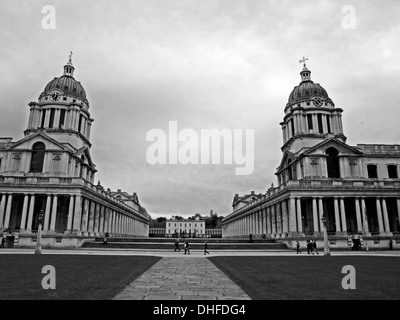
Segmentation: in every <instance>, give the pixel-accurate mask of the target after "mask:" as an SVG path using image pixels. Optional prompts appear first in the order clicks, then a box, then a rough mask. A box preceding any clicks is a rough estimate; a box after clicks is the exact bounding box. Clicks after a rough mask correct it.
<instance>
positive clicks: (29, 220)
mask: <svg viewBox="0 0 400 320" xmlns="http://www.w3.org/2000/svg"><path fill="white" fill-rule="evenodd" d="M34 209H35V195H34V194H32V195H31V201H30V203H29V212H28V225H27V226H26V230H28V231H31V230H32V221H33V210H34Z"/></svg>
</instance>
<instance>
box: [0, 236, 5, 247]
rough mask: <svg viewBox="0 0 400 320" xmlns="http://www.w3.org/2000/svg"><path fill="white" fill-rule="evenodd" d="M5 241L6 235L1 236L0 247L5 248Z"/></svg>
mask: <svg viewBox="0 0 400 320" xmlns="http://www.w3.org/2000/svg"><path fill="white" fill-rule="evenodd" d="M5 242H6V237H4V236H3V237H2V238H1V245H0V248H5V246H4V244H5Z"/></svg>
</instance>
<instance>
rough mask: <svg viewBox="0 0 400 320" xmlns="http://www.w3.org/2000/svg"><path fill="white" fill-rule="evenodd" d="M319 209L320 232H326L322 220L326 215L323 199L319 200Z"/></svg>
mask: <svg viewBox="0 0 400 320" xmlns="http://www.w3.org/2000/svg"><path fill="white" fill-rule="evenodd" d="M318 209H319V216H318V222H319V232H324V224H323V222H322V219H321V218H322V215H323V214H324V203H323V200H322V197H320V198H319V199H318Z"/></svg>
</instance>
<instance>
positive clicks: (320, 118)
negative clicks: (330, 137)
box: [317, 114, 324, 133]
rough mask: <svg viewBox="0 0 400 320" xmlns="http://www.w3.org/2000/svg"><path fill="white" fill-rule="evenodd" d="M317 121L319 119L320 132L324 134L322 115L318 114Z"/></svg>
mask: <svg viewBox="0 0 400 320" xmlns="http://www.w3.org/2000/svg"><path fill="white" fill-rule="evenodd" d="M317 119H318V132H319V133H323V132H324V130H323V127H322V114H317Z"/></svg>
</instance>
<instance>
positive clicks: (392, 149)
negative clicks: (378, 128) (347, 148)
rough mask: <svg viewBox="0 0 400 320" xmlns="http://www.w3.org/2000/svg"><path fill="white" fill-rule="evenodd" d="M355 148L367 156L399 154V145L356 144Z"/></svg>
mask: <svg viewBox="0 0 400 320" xmlns="http://www.w3.org/2000/svg"><path fill="white" fill-rule="evenodd" d="M357 148H358V149H360V150H362V151H363V152H364V153H367V154H382V153H385V154H388V153H389V154H399V153H400V145H396V144H395V145H386V144H358V145H357Z"/></svg>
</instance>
